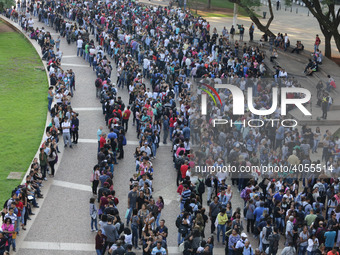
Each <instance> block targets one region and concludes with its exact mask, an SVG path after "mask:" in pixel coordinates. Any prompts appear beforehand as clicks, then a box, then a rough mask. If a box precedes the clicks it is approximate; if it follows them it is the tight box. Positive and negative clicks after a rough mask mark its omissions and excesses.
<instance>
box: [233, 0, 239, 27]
mask: <svg viewBox="0 0 340 255" xmlns="http://www.w3.org/2000/svg"><path fill="white" fill-rule="evenodd" d="M237 7H238V6H237V4H235V3H234V15H233V25H234V28H235V30H236V24H237V9H238V8H237Z"/></svg>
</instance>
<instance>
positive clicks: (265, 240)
mask: <svg viewBox="0 0 340 255" xmlns="http://www.w3.org/2000/svg"><path fill="white" fill-rule="evenodd" d="M272 232H273V230H272V226H271V220H270V219H269V220H267V226H265V227H263V228H262V249H263V250H264V251H266V249H267V248H268V247H269V244H270V241H269V236H270V234H271V233H272Z"/></svg>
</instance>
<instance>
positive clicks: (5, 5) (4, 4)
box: [0, 0, 15, 11]
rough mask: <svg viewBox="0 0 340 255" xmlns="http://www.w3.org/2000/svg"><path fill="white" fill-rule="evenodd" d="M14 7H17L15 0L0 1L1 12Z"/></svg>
mask: <svg viewBox="0 0 340 255" xmlns="http://www.w3.org/2000/svg"><path fill="white" fill-rule="evenodd" d="M12 5H15V2H14V0H0V8H1V11H2V9H3V8H10V7H11V6H12Z"/></svg>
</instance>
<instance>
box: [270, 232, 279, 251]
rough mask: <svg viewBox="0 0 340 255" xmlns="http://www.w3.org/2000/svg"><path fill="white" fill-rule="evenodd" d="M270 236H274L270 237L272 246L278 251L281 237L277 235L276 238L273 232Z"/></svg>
mask: <svg viewBox="0 0 340 255" xmlns="http://www.w3.org/2000/svg"><path fill="white" fill-rule="evenodd" d="M270 236H271V237H272V238H270V239H271V240H270V246H272V248H273V250H274V251H277V250H278V248H279V238H277V236H276V237H275V238H274V234H273V233H272V234H270Z"/></svg>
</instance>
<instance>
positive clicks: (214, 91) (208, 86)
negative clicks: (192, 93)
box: [199, 83, 222, 106]
mask: <svg viewBox="0 0 340 255" xmlns="http://www.w3.org/2000/svg"><path fill="white" fill-rule="evenodd" d="M201 85H203V86H206V87H207V88H208V89H210V90H211V91H212V92H213V93H214V94H215V95H216V97H217V99H218V101H219V102H220V104H221V106H222V100H221V98H220V96H219V95H218V93H217V91H216V90H215V89H214V88H213V87H211V86H210V85H208V84H205V83H202V84H201ZM199 89H200V90H202V91H204V92H205V93H207V94H208V95H209V96H210V97H211V98H212V100H213V101H214V103H215V106H217V102H216V100H215V98H214V96H213V95H212V94H211V92H210V91H209V90H207V89H204V88H199ZM202 96H203V95H202Z"/></svg>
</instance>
